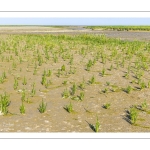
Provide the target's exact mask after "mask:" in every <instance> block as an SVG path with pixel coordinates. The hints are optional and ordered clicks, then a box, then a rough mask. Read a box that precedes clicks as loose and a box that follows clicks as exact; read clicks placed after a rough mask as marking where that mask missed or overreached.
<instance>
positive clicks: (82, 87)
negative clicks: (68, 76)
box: [79, 82, 85, 90]
mask: <svg viewBox="0 0 150 150" xmlns="http://www.w3.org/2000/svg"><path fill="white" fill-rule="evenodd" d="M79 88H80V89H81V90H84V89H85V83H84V82H82V83H80V85H79Z"/></svg>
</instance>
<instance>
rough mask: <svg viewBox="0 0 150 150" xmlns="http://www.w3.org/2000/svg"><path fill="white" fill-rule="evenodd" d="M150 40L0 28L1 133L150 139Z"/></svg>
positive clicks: (79, 30) (142, 35)
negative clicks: (91, 134) (136, 135)
mask: <svg viewBox="0 0 150 150" xmlns="http://www.w3.org/2000/svg"><path fill="white" fill-rule="evenodd" d="M149 40H150V36H149V32H127V31H92V30H90V29H84V28H83V27H60V28H56V27H0V54H1V55H0V94H1V102H0V106H1V115H0V131H1V132H96V131H97V132H149V129H150V124H149V122H150V106H149V105H150V102H149V97H150V78H149V71H150V68H149V63H150V61H149V58H150V56H149V52H150V44H149ZM42 101H43V103H44V105H45V107H46V109H45V111H44V112H43V113H42V112H41V109H40V108H41V107H42V106H41V105H42ZM21 106H22V107H21ZM21 108H22V109H21ZM23 108H24V110H25V111H24V113H23ZM43 109H44V107H43ZM96 129H97V130H96Z"/></svg>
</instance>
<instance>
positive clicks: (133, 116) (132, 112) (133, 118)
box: [129, 107, 138, 124]
mask: <svg viewBox="0 0 150 150" xmlns="http://www.w3.org/2000/svg"><path fill="white" fill-rule="evenodd" d="M137 117H138V111H137V109H136V108H135V107H131V108H130V111H129V118H130V122H131V124H135V123H136V121H137Z"/></svg>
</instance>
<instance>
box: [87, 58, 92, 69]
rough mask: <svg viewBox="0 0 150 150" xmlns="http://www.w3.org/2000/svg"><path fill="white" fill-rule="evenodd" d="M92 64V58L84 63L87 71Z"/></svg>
mask: <svg viewBox="0 0 150 150" xmlns="http://www.w3.org/2000/svg"><path fill="white" fill-rule="evenodd" d="M92 65H93V62H92V60H89V61H88V63H87V64H86V70H87V71H90V69H91V67H92Z"/></svg>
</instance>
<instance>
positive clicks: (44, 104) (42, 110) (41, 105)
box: [38, 99, 47, 113]
mask: <svg viewBox="0 0 150 150" xmlns="http://www.w3.org/2000/svg"><path fill="white" fill-rule="evenodd" d="M46 107H47V104H46V103H44V101H43V99H42V102H41V104H40V105H39V108H38V110H39V112H40V113H44V112H45V111H46Z"/></svg>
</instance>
